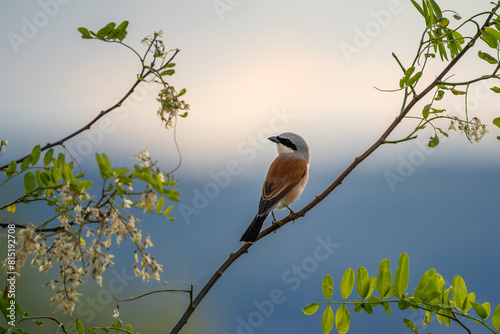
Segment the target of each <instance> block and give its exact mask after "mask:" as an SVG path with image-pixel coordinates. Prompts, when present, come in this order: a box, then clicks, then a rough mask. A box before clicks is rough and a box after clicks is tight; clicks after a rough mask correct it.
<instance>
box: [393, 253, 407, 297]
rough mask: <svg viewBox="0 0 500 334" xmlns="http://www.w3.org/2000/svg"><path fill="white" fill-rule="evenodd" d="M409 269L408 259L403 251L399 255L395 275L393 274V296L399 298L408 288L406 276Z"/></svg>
mask: <svg viewBox="0 0 500 334" xmlns="http://www.w3.org/2000/svg"><path fill="white" fill-rule="evenodd" d="M409 269H410V260H409V258H408V254H406V253H403V254H401V256H400V257H399V263H398V267H397V269H396V275H395V276H394V291H393V292H394V297H396V298H401V296H402V295H403V293H404V292H405V291H406V289H407V288H408V276H409Z"/></svg>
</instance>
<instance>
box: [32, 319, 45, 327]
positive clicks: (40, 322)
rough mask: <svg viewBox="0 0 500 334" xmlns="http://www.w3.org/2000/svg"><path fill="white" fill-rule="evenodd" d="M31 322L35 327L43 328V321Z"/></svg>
mask: <svg viewBox="0 0 500 334" xmlns="http://www.w3.org/2000/svg"><path fill="white" fill-rule="evenodd" d="M33 322H34V323H35V325H37V326H38V327H42V326H43V321H37V320H33Z"/></svg>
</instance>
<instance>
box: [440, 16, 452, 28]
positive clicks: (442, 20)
mask: <svg viewBox="0 0 500 334" xmlns="http://www.w3.org/2000/svg"><path fill="white" fill-rule="evenodd" d="M448 24H450V20H448V19H447V18H446V17H442V18H440V19H439V20H438V27H439V28H446V27H447V26H448Z"/></svg>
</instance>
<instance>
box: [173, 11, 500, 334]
mask: <svg viewBox="0 0 500 334" xmlns="http://www.w3.org/2000/svg"><path fill="white" fill-rule="evenodd" d="M499 7H500V3H498V4H497V5H496V6H495V7H494V8H493V9H492V11H491V12H490V15H489V16H488V18H487V19H486V21H485V23H484V25H483V28H484V27H486V26H487V25H489V23H490V20H491V18H492V17H493V14H494V13H495V12H496V11H497V10H498V8H499ZM481 30H482V29H481ZM480 36H481V32H480V31H479V32H478V33H476V35H475V36H474V37H473V38H472V39H471V40H470V41H469V42H468V43H467V45H466V46H465V47H464V48H463V49H462V51H460V53H458V54H457V56H456V57H455V58H453V59H452V60H451V61H450V63H449V64H448V66H446V67H445V68H444V69H443V71H442V72H441V73H440V74H439V75H438V76H437V77H436V78H435V79H434V81H432V83H430V84H429V85H428V86H427V87H426V88H425V89H424V90H423V91H422V92H421V93H420V94H418V95H414V97H413V99H412V100H411V101H410V102H409V103H408V105H407V106H406V107H405V108H404V109H403V111H402V112H401V113H400V114H399V115H398V117H396V119H395V120H394V121H393V122H392V123H391V124H390V125H389V127H388V128H387V129H386V130H385V132H384V133H383V134H382V136H381V137H380V138H379V139H378V140H377V141H376V142H375V143H374V144H373V145H372V146H370V147H369V148H368V149H367V150H366V151H365V152H364V153H363V154H361V155H360V156H358V157H356V158H355V159H354V161H353V162H352V163H351V164H350V165H349V166H348V167H347V168H346V169H345V170H344V171H343V172H342V174H340V176H339V177H337V179H336V180H335V181H333V183H332V184H330V185H329V186H328V187H327V188H326V189H325V190H324V191H323V192H322V193H321V194H319V195H317V196H316V197H315V198H314V200H312V201H311V202H310V203H309V204H307V205H306V206H305V207H304V208H302V209H301V210H300V211H297V212H295V213H292V214H290V215H288V216H286V217H285V218H283V219H281V220H280V221H277V222H274V224H273V225H271V226H269V227H268V228H266V229H264V230H263V231H262V232H260V234H259V237H258V238H257V241H258V240H259V239H261V238H263V237H265V236H267V235H268V234H270V233H271V232H274V231H276V230H277V229H278V228H280V227H281V226H283V225H285V224H287V223H289V222H290V221H294V220H296V219H298V218H300V217H304V216H305V215H306V213H307V212H309V211H310V210H311V209H312V208H314V207H315V206H316V205H318V204H319V203H320V202H322V201H323V200H324V199H325V198H326V197H327V196H328V195H329V194H330V193H331V192H332V191H333V190H334V189H335V188H337V187H338V186H339V185H341V184H342V182H343V181H344V179H345V178H346V177H347V176H348V175H349V174H350V173H351V172H352V171H353V170H354V169H355V168H356V167H357V166H358V165H359V164H360V163H361V162H363V161H364V160H365V159H366V158H368V157H369V156H370V155H371V154H372V153H373V152H374V151H375V150H376V149H377V148H379V147H380V146H381V145H383V144H385V143H387V141H386V140H387V138H388V137H389V135H390V134H391V133H392V131H393V130H394V129H395V128H396V127H397V126H398V124H399V123H400V122H401V121H402V120H403V118H404V117H405V116H406V115H407V114H408V113H409V112H410V110H411V109H412V108H413V107H414V106H415V104H417V102H419V101H420V100H421V99H422V98H423V97H425V96H426V95H427V94H428V93H429V92H430V91H431V90H432V89H434V88H435V87H436V86H437V84H438V83H439V82H440V81H441V80H442V79H443V78H444V76H445V75H446V74H447V73H448V72H449V71H450V70H451V69H452V68H453V67H454V66H455V65H456V63H457V62H458V61H459V60H460V59H461V58H462V57H463V56H464V54H465V53H467V51H468V50H469V49H470V48H472V47H473V46H474V43H475V41H476V40H477V39H478V38H479V37H480ZM252 245H253V244H250V243H246V244H244V245H243V246H241V247H240V248H239V249H238V250H237V251H236V252H234V253H231V254H230V255H229V257H228V258H227V260H226V261H224V262H223V263H222V265H221V266H220V267H219V268H218V269H217V270H216V271H215V273H214V274H213V275H212V277H211V278H210V279H209V280H208V282H207V283H206V284H205V286H204V287H203V288H202V289H201V290H200V292H199V293H198V295H197V296H196V298H195V299H194V301H193V303H192V305H189V306H188V308H187V309H186V311H185V312H184V314H183V315H182V317H181V318H180V319H179V321H178V322H177V324H176V325H175V327H174V328H173V329H172V331H171V332H170V334H175V333H178V332H179V331H180V330H181V329H182V327H184V325H185V324H186V323H187V321H188V320H189V318H190V316H191V314H193V312H194V310H195V309H196V307H197V306H198V305H199V304H200V302H201V301H202V300H203V298H204V297H205V296H206V295H207V293H208V292H209V291H210V289H211V288H212V287H213V286H214V284H215V283H216V282H217V281H218V280H219V278H220V277H221V276H222V274H224V272H225V271H226V270H227V269H228V268H229V266H231V264H232V263H233V262H234V261H236V260H237V259H238V258H239V257H240V256H241V255H243V254H245V253H247V252H248V249H249V248H250V247H251V246H252Z"/></svg>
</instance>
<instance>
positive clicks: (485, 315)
mask: <svg viewBox="0 0 500 334" xmlns="http://www.w3.org/2000/svg"><path fill="white" fill-rule="evenodd" d="M470 303H471V305H472V307H473V308H474V311H476V313H477V315H478V316H479V317H480V318H481V319H483V320H484V319H486V318H488V313H487V312H486V310H485V308H484V307H483V305H481V304H479V303H476V302H472V301H471V302H470Z"/></svg>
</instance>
